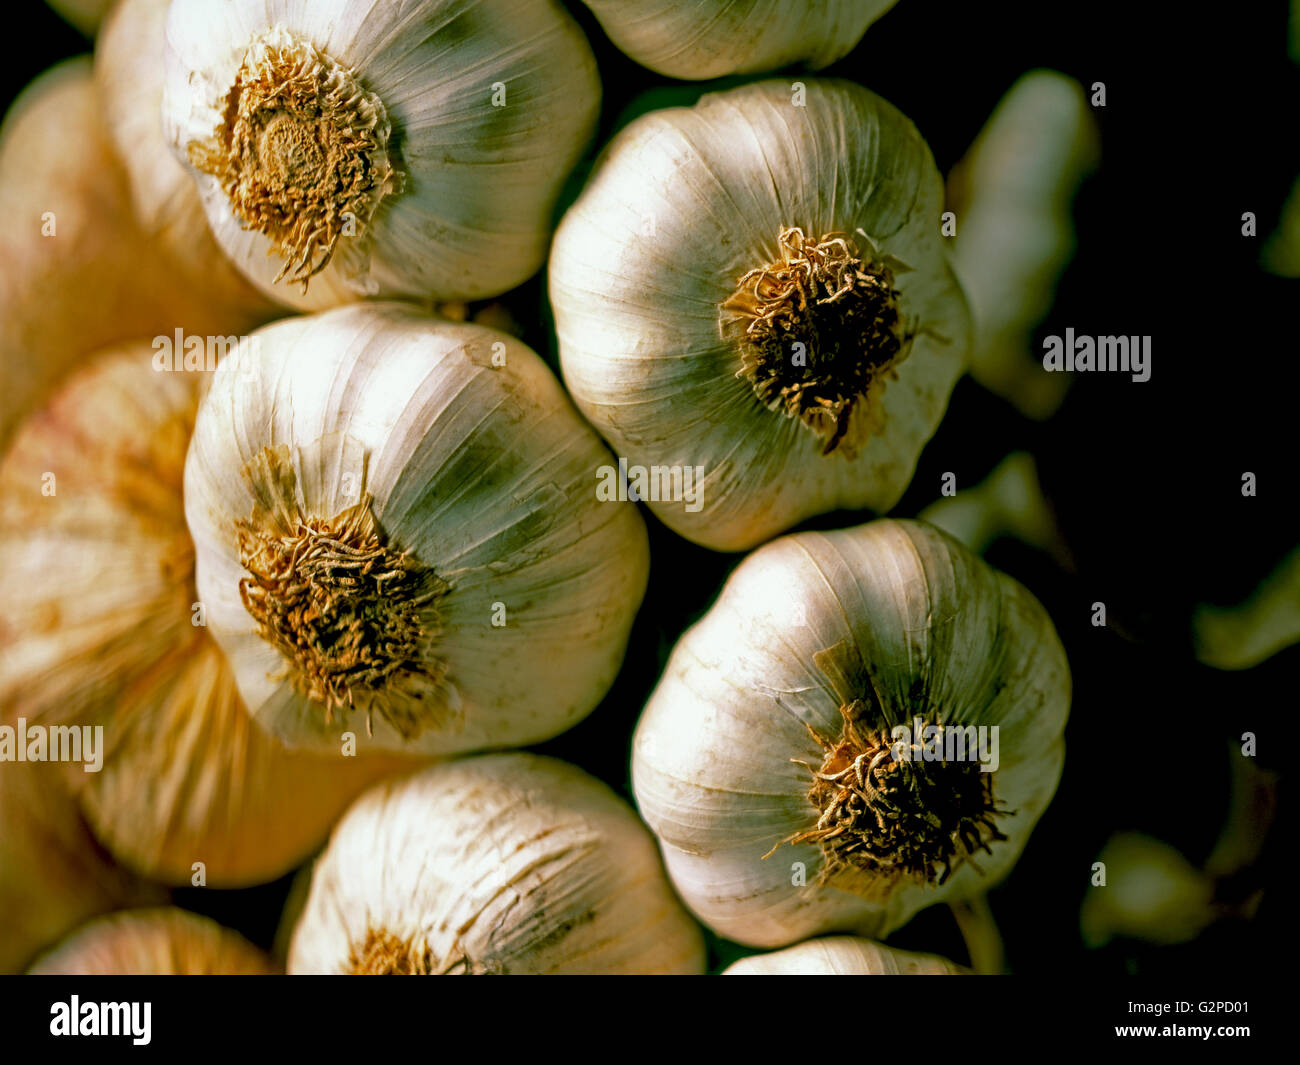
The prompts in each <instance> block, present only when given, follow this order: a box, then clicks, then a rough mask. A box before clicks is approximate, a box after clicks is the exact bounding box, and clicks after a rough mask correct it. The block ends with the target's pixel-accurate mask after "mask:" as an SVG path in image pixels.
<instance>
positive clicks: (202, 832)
mask: <svg viewBox="0 0 1300 1065" xmlns="http://www.w3.org/2000/svg"><path fill="white" fill-rule="evenodd" d="M154 354H155V353H154V351H153V348H152V346H151V345H150V344H149V343H148V342H145V341H141V342H138V343H136V344H131V345H126V346H124V347H122V348H120V349H116V350H113V351H110V352H106V353H103V354H102V355H99V356H97V357H96V358H94V359H93V360H92V361H91V363H90V365H89V366H88V367H87V368H86V369H85V370H84V371H82V372H81V373H80V374H78V375H77V376H76V377H74V378H73V379H72V380H71V381H69V382H68V383H67V384H66V385H65V386H64V387H63V388H62V389H61V390H60V391H59V393H58V394H57V396H56V397H55V399H54V400H53V401H52V402H51V403H50V404H49V406H48V407H47V408H46V409H45V410H43V411H41V412H39V413H38V414H37V415H35V416H33V417H32V418H31V419H30V420H29V421H28V422H27V423H26V424H25V425H24V426H23V428H22V430H21V431H20V432H19V433H18V435H17V436H15V438H14V441H13V444H12V446H11V448H10V450H9V452H8V453H7V454H6V456H5V458H4V461H3V463H0V586H3V587H4V589H5V594H4V596H3V598H0V705H3V706H4V707H5V710H6V714H7V715H8V716H9V717H10V719H11V720H13V719H16V718H21V719H23V720H24V721H25V722H26V723H27V725H28V726H30V729H29V731H32V732H34V731H35V729H37V728H39V729H42V730H45V729H47V728H50V729H52V728H59V729H64V730H71V731H76V732H78V733H79V734H80V738H81V739H82V740H83V741H84V742H83V743H82V744H80V745H77V746H73V747H71V748H69V749H68V750H64V751H63V754H65V755H66V754H70V755H71V756H73V757H74V758H75V759H77V760H72V761H67V762H65V763H64V764H57V763H55V762H54V761H51V762H49V763H46V764H41V765H40V766H39V768H40V769H41V770H42V771H43V772H45V773H46V774H47V776H49V777H50V779H51V785H50V786H52V787H53V786H55V785H54V782H55V781H60V780H61V784H62V786H64V787H68V788H70V789H72V790H73V792H74V793H75V795H76V796H77V798H78V801H79V804H80V807H81V810H82V812H83V814H84V816H85V817H86V819H87V820H88V821H89V823H90V825H91V827H92V828H93V830H94V832H95V834H96V835H97V836H98V838H99V839H100V840H101V841H102V842H103V844H104V845H105V846H106V847H108V848H109V850H111V851H112V853H113V854H114V855H115V856H116V857H117V858H118V859H119V860H120V861H122V862H123V863H125V864H127V865H129V866H131V867H132V868H134V869H137V870H139V871H140V872H142V873H145V874H146V875H148V876H150V877H152V878H154V879H158V880H162V881H165V882H168V883H171V884H177V885H190V884H195V885H201V884H207V885H208V886H212V887H240V886H244V885H247V884H255V883H263V882H266V881H269V880H274V879H275V878H277V877H279V876H281V875H283V874H284V873H286V872H287V871H288V870H289V869H291V868H293V866H295V865H296V864H298V863H299V862H301V861H302V860H303V859H304V858H305V857H306V856H307V855H308V854H309V853H310V852H311V851H312V850H314V849H315V848H316V847H318V846H319V845H320V844H321V843H322V842H323V840H324V839H325V837H326V835H327V834H328V832H329V828H330V826H331V825H332V824H333V822H334V820H335V819H336V818H337V816H338V815H339V814H340V813H341V812H342V810H343V809H344V808H345V807H346V805H347V804H348V802H350V801H351V799H352V798H353V797H354V796H356V795H357V794H358V793H359V792H360V791H362V790H363V789H364V788H366V787H367V786H369V785H370V784H372V783H374V782H375V781H376V780H379V779H381V778H382V777H384V776H386V775H388V774H390V773H393V772H399V771H402V770H405V769H409V768H414V766H415V764H416V763H413V762H411V761H410V760H409V759H396V758H392V757H376V753H377V752H376V751H375V748H374V747H373V746H372V745H370V744H369V743H368V742H367V741H366V740H365V738H364V737H361V738H358V739H357V740H356V741H355V745H354V746H353V747H352V748H350V749H349V750H348V751H344V750H341V749H340V747H336V748H335V749H334V750H333V751H331V752H329V753H328V755H324V754H305V753H302V752H292V751H288V750H285V749H284V748H283V747H281V746H280V745H279V744H278V743H276V742H275V741H274V740H273V739H272V738H271V737H269V736H267V735H266V734H265V733H264V732H263V731H262V730H261V729H259V728H257V727H256V726H255V725H254V723H253V722H252V720H251V719H250V718H249V716H248V712H247V710H246V709H245V708H244V706H243V704H242V702H241V701H240V699H239V696H238V693H237V691H236V689H235V683H234V677H233V674H232V672H231V670H230V667H229V666H228V665H227V663H226V662H225V660H224V658H223V656H222V654H221V652H220V649H219V648H218V647H217V645H216V644H215V643H214V642H213V640H212V638H211V636H210V635H209V630H208V627H207V620H208V619H207V617H206V614H205V611H204V605H203V603H202V602H201V600H200V598H199V596H198V594H197V592H196V590H195V586H194V548H193V544H192V542H191V540H190V536H189V531H188V529H187V528H186V525H185V518H184V510H183V499H182V491H181V475H182V471H183V469H184V462H185V455H186V449H187V447H188V443H189V438H190V434H191V430H192V427H193V423H194V414H195V410H196V407H197V404H198V392H199V390H200V385H201V383H202V381H203V379H204V376H205V375H202V374H199V373H186V372H159V371H157V370H155V369H154V366H153V358H154ZM42 750H43V755H44V756H45V757H47V758H53V755H54V751H53V748H52V745H51V744H46V745H45V747H44V748H43V749H42ZM352 751H356V752H361V754H362V756H361V757H343V755H344V754H347V753H351V752H352ZM5 771H7V770H5Z"/></svg>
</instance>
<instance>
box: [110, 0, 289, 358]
mask: <svg viewBox="0 0 1300 1065" xmlns="http://www.w3.org/2000/svg"><path fill="white" fill-rule="evenodd" d="M169 2H170V0H120V2H119V3H118V4H117V5H116V6H115V7H114V9H113V11H112V13H111V14H110V16H109V18H108V20H107V22H106V23H105V25H104V29H103V32H102V33H101V34H100V35H99V39H98V40H97V41H96V43H95V88H96V91H97V92H98V94H99V98H100V101H101V104H102V106H103V109H104V124H105V126H106V128H107V131H108V135H109V136H110V137H111V138H112V140H113V144H114V146H115V147H116V149H117V154H118V158H119V159H121V161H122V166H123V169H124V170H125V171H126V176H127V180H128V182H129V183H130V190H131V203H132V207H133V209H134V211H135V215H136V218H137V220H138V221H139V223H140V227H141V228H142V229H143V230H144V231H145V232H146V233H147V234H149V236H150V238H151V239H152V240H153V241H154V242H155V243H156V244H157V246H158V248H159V249H160V251H161V252H162V253H164V254H166V255H168V256H170V257H171V260H172V261H173V262H174V263H175V265H176V267H177V269H178V270H179V271H180V272H181V273H182V274H183V276H184V277H185V279H186V281H187V282H188V283H189V284H190V285H192V286H193V287H195V288H196V289H200V290H201V291H202V292H203V298H204V300H205V301H206V303H207V305H208V306H209V307H210V308H212V311H213V313H214V314H217V313H220V314H221V316H222V320H223V321H224V322H225V324H226V328H225V332H226V333H228V334H229V333H235V334H240V333H245V332H247V331H248V330H250V329H253V328H255V327H256V326H258V325H261V324H262V323H263V322H266V321H269V320H270V319H271V318H274V317H275V316H276V314H277V308H276V305H275V304H273V303H272V302H271V301H270V300H268V299H267V298H266V297H265V296H263V295H262V294H261V293H260V292H258V291H257V289H255V288H254V287H253V286H252V285H251V284H249V282H248V281H247V280H245V279H244V277H243V275H241V274H240V273H239V271H237V270H236V269H235V268H234V266H233V265H232V264H231V263H230V261H229V260H228V259H227V258H226V255H225V253H224V252H223V251H222V250H221V249H220V248H219V247H217V243H216V241H215V240H213V239H212V234H211V232H210V231H209V230H208V219H207V215H205V214H204V212H203V203H202V201H201V200H200V199H199V192H198V189H197V188H195V185H194V182H193V181H192V180H190V176H189V174H188V173H186V171H185V168H184V167H183V166H181V164H180V163H179V162H177V161H176V157H175V156H174V155H172V151H171V146H170V145H169V144H168V143H167V138H166V137H165V136H163V129H162V115H161V108H162V91H163V51H164V37H163V30H164V26H165V25H166V22H167V7H168V4H169Z"/></svg>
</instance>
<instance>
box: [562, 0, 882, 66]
mask: <svg viewBox="0 0 1300 1065" xmlns="http://www.w3.org/2000/svg"><path fill="white" fill-rule="evenodd" d="M896 2H897V0H805V2H803V3H798V4H795V3H790V0H639V2H637V3H629V2H628V0H585V3H586V5H587V6H588V7H589V8H591V11H592V13H593V14H594V15H595V16H596V18H597V19H598V20H599V21H600V25H601V28H602V29H603V30H604V31H605V32H606V33H607V34H609V38H610V40H611V41H613V42H614V44H615V45H616V46H617V47H618V49H619V51H621V52H623V53H624V54H625V55H627V56H628V57H630V58H631V59H634V60H636V62H638V63H640V64H641V65H642V66H644V67H649V68H650V69H651V70H653V71H656V72H657V73H659V74H666V75H667V76H668V77H670V78H688V79H697V80H699V79H704V78H720V77H723V76H724V75H726V74H759V73H762V72H764V71H768V70H776V69H777V68H778V67H783V66H787V65H788V64H791V63H806V64H807V65H808V66H809V67H811V68H812V69H814V70H817V69H820V68H821V67H825V66H829V65H830V64H831V63H834V62H835V61H836V60H837V59H841V58H843V57H844V56H846V55H848V53H849V52H851V51H852V50H853V47H854V46H855V45H856V44H857V43H858V41H860V40H861V39H862V35H863V34H864V33H865V32H866V30H867V27H868V26H870V25H871V24H872V23H873V22H875V21H876V19H878V18H880V16H881V15H883V14H884V13H885V12H886V11H888V10H889V9H890V8H891V7H893V6H894V4H895V3H896Z"/></svg>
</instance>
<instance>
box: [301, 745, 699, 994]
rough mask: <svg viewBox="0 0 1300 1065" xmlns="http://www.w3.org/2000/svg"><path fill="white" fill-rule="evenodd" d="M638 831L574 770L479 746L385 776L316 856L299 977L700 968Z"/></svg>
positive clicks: (682, 918) (615, 803)
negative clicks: (399, 777) (400, 777)
mask: <svg viewBox="0 0 1300 1065" xmlns="http://www.w3.org/2000/svg"><path fill="white" fill-rule="evenodd" d="M703 969H704V944H703V939H702V937H701V935H700V930H699V929H698V928H697V927H696V926H695V924H694V923H693V922H692V921H691V920H690V918H689V917H687V915H686V913H685V912H684V911H683V910H682V908H681V904H680V903H679V902H678V901H677V900H676V899H675V898H674V897H673V894H672V891H671V890H670V889H669V887H668V883H667V881H666V880H665V878H664V875H663V867H662V866H661V865H660V862H659V856H658V855H657V854H656V853H655V847H654V843H653V842H652V840H651V839H650V836H649V834H648V833H647V832H646V830H645V827H644V826H643V825H642V824H641V823H640V822H639V821H637V819H636V817H635V816H634V815H633V813H632V811H631V810H630V809H628V807H627V805H626V804H625V803H623V802H622V800H620V799H618V798H617V797H616V796H615V795H614V794H613V793H612V792H611V791H610V790H609V789H608V788H606V787H605V786H604V785H603V784H601V783H600V782H599V781H597V780H595V779H593V778H592V777H589V776H587V774H586V773H583V772H582V771H581V770H579V769H576V768H574V767H573V766H570V765H566V764H565V763H563V762H557V761H555V760H554V759H551V758H542V757H539V756H537V755H532V754H522V753H513V754H499V755H486V756H481V757H477V758H469V759H465V760H462V761H457V762H452V763H449V764H446V765H441V766H436V767H434V768H432V769H429V770H425V771H424V772H421V773H418V774H416V775H415V776H413V777H409V778H408V779H406V780H404V781H401V782H398V783H392V784H386V785H382V786H380V787H379V788H376V789H375V790H374V791H372V792H370V793H369V794H368V795H366V796H364V797H363V798H362V799H360V800H359V801H358V802H357V804H356V805H355V806H354V807H353V808H352V809H351V810H350V811H349V812H348V814H347V816H346V817H344V819H343V820H342V822H340V824H339V826H338V828H336V829H335V830H334V836H333V838H332V839H331V840H330V845H329V847H328V849H327V850H326V851H325V853H324V855H323V856H322V857H321V858H320V859H319V860H318V861H317V863H316V869H315V872H314V874H313V877H312V886H311V895H310V897H309V899H308V901H307V907H306V910H305V912H304V914H303V916H302V919H301V921H300V922H299V924H298V927H297V929H296V930H295V932H294V935H293V942H292V946H291V948H290V952H289V972H290V973H340V974H353V975H385V976H395V975H400V976H412V975H481V974H492V973H549V974H567V973H589V974H619V973H683V974H689V973H696V974H698V973H701V972H703Z"/></svg>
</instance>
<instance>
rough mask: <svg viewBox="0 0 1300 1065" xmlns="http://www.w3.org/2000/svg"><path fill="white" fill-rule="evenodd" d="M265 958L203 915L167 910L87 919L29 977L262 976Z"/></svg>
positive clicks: (267, 969) (270, 969)
mask: <svg viewBox="0 0 1300 1065" xmlns="http://www.w3.org/2000/svg"><path fill="white" fill-rule="evenodd" d="M275 971H276V969H275V965H274V964H273V963H272V961H271V959H270V958H269V957H267V955H266V954H264V953H263V952H262V951H260V950H258V949H257V948H256V947H255V946H253V945H252V944H251V943H249V942H248V940H246V939H245V938H244V937H243V936H241V935H239V934H238V933H236V932H232V931H230V930H229V929H227V928H222V927H221V925H219V924H217V923H216V922H215V921H212V920H210V919H208V918H207V917H200V916H199V915H198V914H196V913H187V912H186V911H185V910H177V909H173V908H171V907H167V908H162V909H156V910H132V911H128V912H126V913H115V914H113V915H112V916H109V917H102V918H100V919H99V920H97V921H92V922H91V923H90V924H88V925H86V927H84V928H82V929H79V930H78V931H77V932H76V934H74V935H72V936H69V937H68V938H67V939H66V940H64V941H63V942H62V943H60V944H59V946H58V947H57V948H56V949H55V950H52V951H50V953H48V954H46V955H45V956H44V957H42V958H41V959H40V961H38V962H37V963H36V964H35V965H34V966H33V967H32V969H31V973H32V975H34V976H263V975H269V974H272V973H274V972H275Z"/></svg>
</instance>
